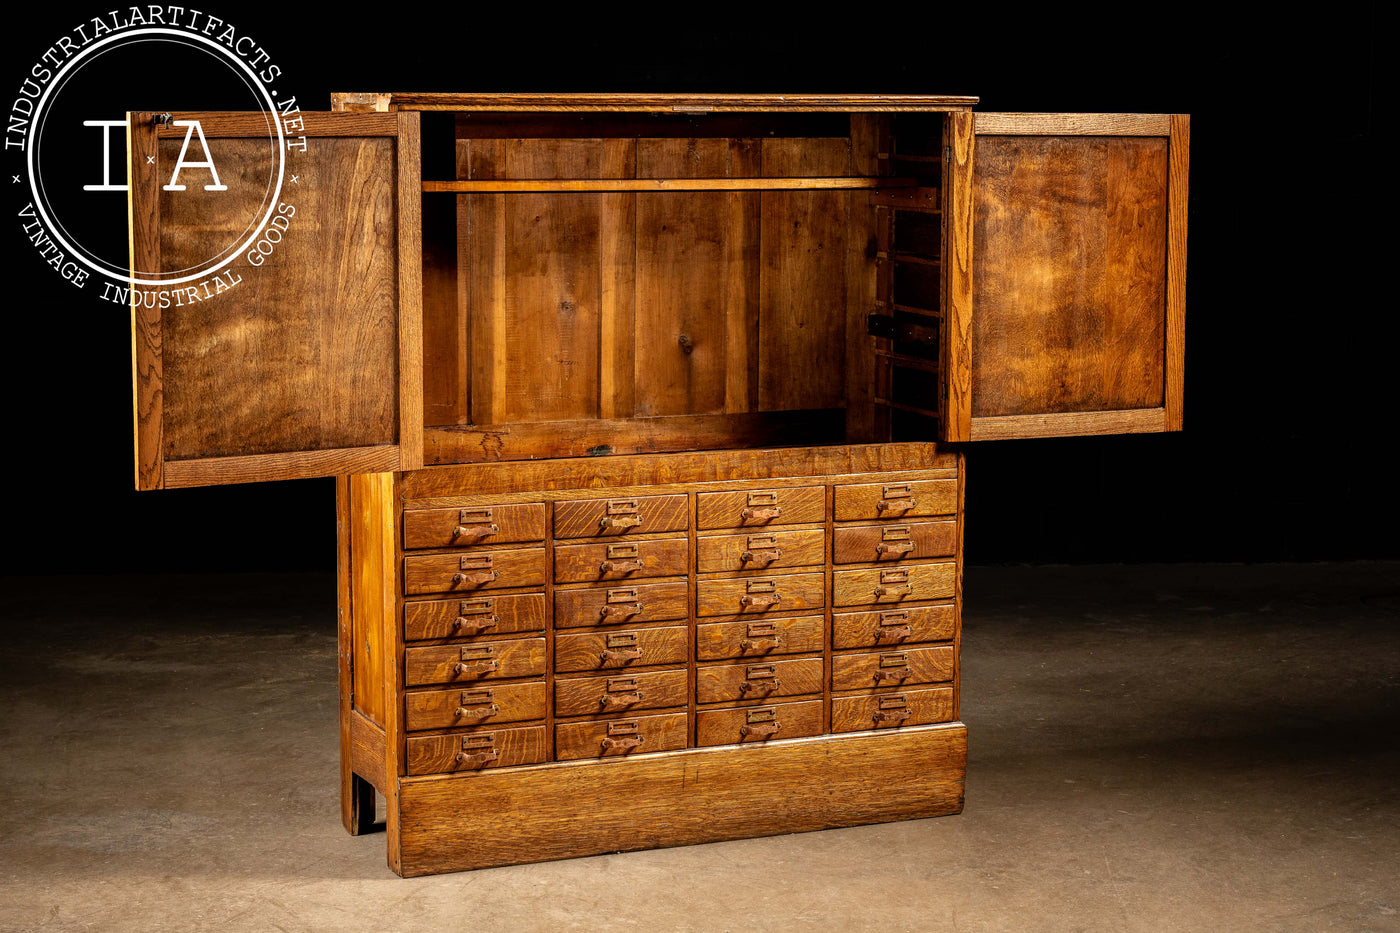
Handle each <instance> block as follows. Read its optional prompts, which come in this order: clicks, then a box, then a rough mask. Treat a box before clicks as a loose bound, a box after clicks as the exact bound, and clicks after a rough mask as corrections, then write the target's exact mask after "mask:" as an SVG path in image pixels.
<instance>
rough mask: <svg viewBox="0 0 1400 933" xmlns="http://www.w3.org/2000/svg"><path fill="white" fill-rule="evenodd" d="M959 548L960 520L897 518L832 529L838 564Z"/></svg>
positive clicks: (925, 556) (942, 553)
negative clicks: (919, 520)
mask: <svg viewBox="0 0 1400 933" xmlns="http://www.w3.org/2000/svg"><path fill="white" fill-rule="evenodd" d="M957 549H958V523H957V522H897V523H891V524H884V525H865V526H857V527H846V528H836V529H834V530H833V532H832V546H831V553H832V560H834V561H835V562H836V563H838V564H858V563H874V562H876V561H901V560H927V559H928V558H931V557H951V556H953V554H955V553H956V552H957Z"/></svg>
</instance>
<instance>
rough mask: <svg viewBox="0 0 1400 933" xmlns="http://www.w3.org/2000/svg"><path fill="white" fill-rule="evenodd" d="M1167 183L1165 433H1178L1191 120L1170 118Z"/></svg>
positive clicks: (1183, 351)
mask: <svg viewBox="0 0 1400 933" xmlns="http://www.w3.org/2000/svg"><path fill="white" fill-rule="evenodd" d="M1168 144H1169V145H1170V147H1171V150H1170V154H1169V156H1168V158H1169V160H1170V168H1169V170H1168V181H1167V323H1166V341H1167V347H1166V350H1167V353H1166V400H1165V407H1166V409H1167V419H1166V427H1165V430H1168V431H1180V430H1181V427H1182V404H1183V394H1184V388H1185V381H1186V203H1187V193H1188V189H1189V186H1188V168H1189V166H1190V162H1191V117H1190V115H1188V114H1173V115H1172V118H1171V139H1170V141H1169V143H1168Z"/></svg>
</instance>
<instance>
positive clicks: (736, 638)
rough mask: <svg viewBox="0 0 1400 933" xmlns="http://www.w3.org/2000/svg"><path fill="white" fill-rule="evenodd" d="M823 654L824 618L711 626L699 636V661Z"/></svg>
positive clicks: (696, 645) (754, 621)
mask: <svg viewBox="0 0 1400 933" xmlns="http://www.w3.org/2000/svg"><path fill="white" fill-rule="evenodd" d="M821 650H822V617H821V616H806V617H804V618H800V619H752V620H741V621H738V622H710V623H707V624H705V625H701V626H699V628H698V630H697V633H696V644H695V657H696V658H698V659H699V660H701V661H718V660H721V659H723V658H761V657H766V656H767V655H770V654H809V653H812V652H819V651H821Z"/></svg>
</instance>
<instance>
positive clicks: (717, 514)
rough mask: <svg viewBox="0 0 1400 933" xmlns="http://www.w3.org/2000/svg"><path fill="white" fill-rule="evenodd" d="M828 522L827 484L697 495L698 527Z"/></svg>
mask: <svg viewBox="0 0 1400 933" xmlns="http://www.w3.org/2000/svg"><path fill="white" fill-rule="evenodd" d="M823 521H826V487H824V486H804V487H802V488H800V489H746V490H742V491H739V492H702V493H700V494H699V495H697V496H696V497H695V525H696V527H697V528H750V527H755V526H758V527H767V526H770V525H798V524H802V523H804V522H823Z"/></svg>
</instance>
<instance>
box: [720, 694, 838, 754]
mask: <svg viewBox="0 0 1400 933" xmlns="http://www.w3.org/2000/svg"><path fill="white" fill-rule="evenodd" d="M821 731H822V701H821V700H807V701H804V702H800V703H775V704H773V705H772V706H746V707H744V708H743V709H705V710H701V711H700V712H698V713H696V714H695V744H696V745H697V746H706V745H739V744H741V743H744V742H767V741H769V740H771V739H795V738H798V737H800V736H804V735H820V734H821Z"/></svg>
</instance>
